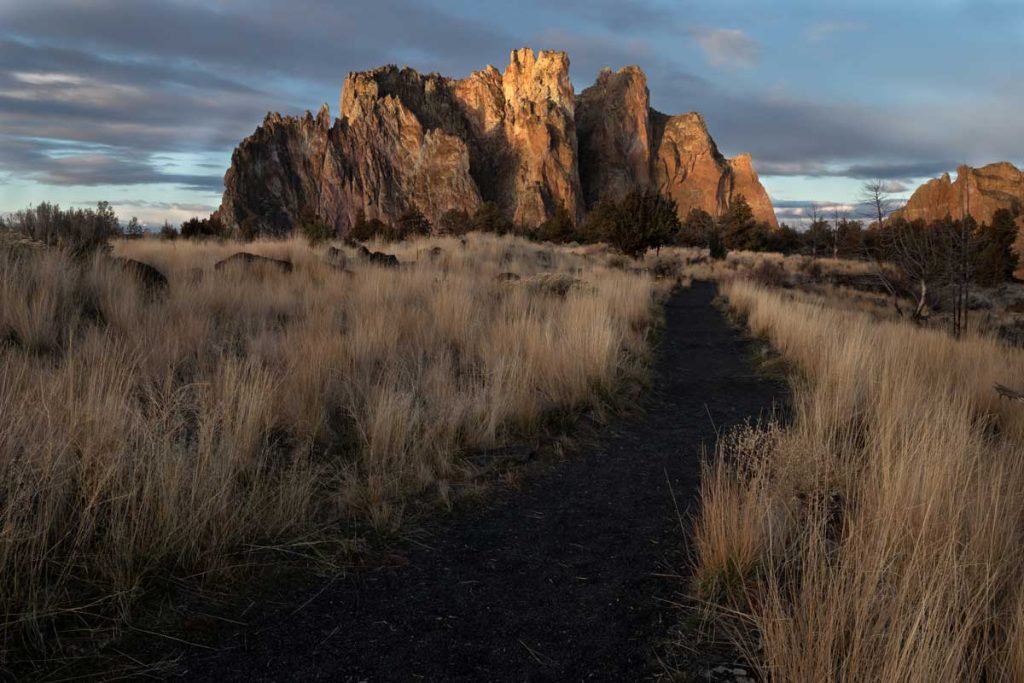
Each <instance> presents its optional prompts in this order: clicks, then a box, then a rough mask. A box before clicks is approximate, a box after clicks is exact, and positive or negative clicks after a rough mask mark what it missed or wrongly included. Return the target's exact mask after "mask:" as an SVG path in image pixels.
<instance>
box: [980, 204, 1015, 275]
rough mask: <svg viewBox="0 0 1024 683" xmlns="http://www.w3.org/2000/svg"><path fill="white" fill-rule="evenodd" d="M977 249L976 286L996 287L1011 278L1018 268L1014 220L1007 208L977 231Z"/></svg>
mask: <svg viewBox="0 0 1024 683" xmlns="http://www.w3.org/2000/svg"><path fill="white" fill-rule="evenodd" d="M979 238H980V239H979V242H980V248H979V249H978V251H977V254H976V256H975V277H976V279H977V282H978V284H979V285H982V286H984V287H995V286H996V285H999V284H1001V283H1003V282H1006V281H1007V280H1010V279H1012V278H1013V271H1015V270H1016V269H1017V261H1018V259H1017V254H1016V253H1014V251H1013V243H1014V240H1016V239H1017V222H1016V221H1015V220H1014V216H1013V214H1012V213H1011V212H1010V211H1009V210H1007V209H999V210H998V211H996V212H995V215H993V216H992V222H991V223H989V224H987V225H984V226H982V227H981V229H980V230H979Z"/></svg>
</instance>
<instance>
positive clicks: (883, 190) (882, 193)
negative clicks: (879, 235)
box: [860, 179, 893, 229]
mask: <svg viewBox="0 0 1024 683" xmlns="http://www.w3.org/2000/svg"><path fill="white" fill-rule="evenodd" d="M860 201H861V203H862V204H863V205H864V206H866V207H867V209H868V211H869V212H870V215H871V218H873V219H874V220H875V221H876V225H877V226H878V228H879V229H881V227H882V223H884V222H885V219H886V218H888V216H889V214H890V213H892V209H893V199H892V194H891V193H890V192H889V184H888V183H886V182H885V181H884V180H881V179H879V180H869V181H867V182H865V183H864V184H863V185H861V186H860Z"/></svg>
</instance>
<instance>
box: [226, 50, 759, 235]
mask: <svg viewBox="0 0 1024 683" xmlns="http://www.w3.org/2000/svg"><path fill="white" fill-rule="evenodd" d="M339 104H340V118H338V119H337V120H335V121H331V118H330V114H329V112H328V109H327V107H326V105H325V106H324V107H323V108H322V109H321V110H320V112H319V114H317V115H316V116H315V117H314V116H313V115H312V114H310V113H308V112H307V113H306V115H305V116H302V117H286V116H281V115H279V114H268V115H267V118H266V119H265V120H264V122H263V124H262V125H261V126H260V127H259V128H257V130H256V132H255V133H254V134H253V135H251V136H250V137H248V138H246V139H245V140H244V141H242V143H241V144H240V145H239V146H238V148H237V149H236V150H235V152H234V154H233V156H232V160H231V167H230V169H229V170H228V172H227V174H226V175H225V178H224V185H225V189H224V198H223V201H222V203H221V207H220V209H219V210H218V212H217V215H218V217H219V218H220V220H221V221H222V222H223V223H224V224H225V225H226V226H228V227H230V228H231V229H233V230H236V231H238V232H241V233H244V234H257V233H270V234H287V233H289V232H291V231H292V230H294V229H295V227H296V226H298V225H301V224H302V222H303V221H307V220H313V219H319V220H322V221H325V222H326V223H328V224H329V225H331V226H333V227H335V228H336V229H337V230H339V231H340V232H341V233H342V234H344V233H345V232H346V231H347V230H348V229H349V228H350V227H351V226H352V224H353V223H354V221H355V218H356V215H357V214H358V213H359V212H360V211H361V212H363V213H364V214H365V215H366V217H367V218H380V219H382V220H388V221H393V220H394V219H396V218H397V217H398V216H400V215H401V214H402V213H403V212H404V211H406V210H407V209H410V208H417V209H419V210H420V211H421V212H422V213H423V214H424V215H426V216H427V218H428V219H430V220H431V221H432V222H434V223H436V222H437V220H438V219H439V218H440V216H441V215H442V214H443V213H444V212H445V211H447V210H449V209H459V210H464V211H467V212H470V213H471V212H473V211H474V210H475V209H476V208H477V207H478V206H479V205H480V203H481V202H484V201H489V202H494V203H495V204H496V205H497V206H498V207H499V208H500V209H501V211H502V212H503V213H504V214H505V215H506V216H507V217H508V218H509V219H511V220H512V221H513V222H515V223H517V224H520V225H528V226H533V225H537V224H539V223H541V222H542V221H544V220H545V219H546V218H548V217H549V216H551V215H552V214H553V213H554V211H555V210H556V209H557V208H558V207H559V206H564V207H565V208H566V209H567V210H568V211H569V212H570V214H572V215H574V216H576V217H577V218H582V216H583V215H584V213H585V212H586V210H587V209H588V208H589V207H591V206H593V204H594V203H595V202H596V201H597V200H598V199H599V198H600V197H602V196H605V195H610V196H621V195H624V194H625V193H626V192H628V191H629V190H631V189H633V188H635V187H652V186H653V187H656V188H657V189H658V190H660V191H661V192H662V193H664V194H666V195H669V196H671V197H673V198H674V199H675V200H676V201H677V203H678V206H679V213H680V216H681V217H683V218H685V216H686V214H687V213H689V211H690V209H691V208H694V207H699V208H703V209H705V210H706V211H708V212H709V213H711V214H712V215H719V214H721V213H722V212H723V211H724V210H725V208H727V207H728V205H729V202H730V201H732V198H733V197H735V196H736V195H737V194H743V195H745V196H746V198H747V201H748V202H749V203H750V205H751V208H753V210H754V215H755V217H757V218H758V219H759V220H763V221H767V222H769V223H770V224H772V225H776V220H775V214H774V212H773V210H772V207H771V202H770V200H769V199H768V195H767V193H766V192H765V191H764V188H763V187H761V184H760V182H759V181H758V179H757V174H756V173H754V170H753V167H752V165H751V162H750V157H749V156H741V157H737V158H736V159H733V160H731V161H730V160H726V159H725V158H724V157H723V156H722V155H721V154H720V153H719V152H718V148H717V147H716V146H715V143H714V141H713V140H712V139H711V137H710V135H708V132H707V129H706V128H705V126H704V122H703V119H702V118H701V117H700V115H698V114H684V115H682V116H666V115H664V114H661V113H659V112H657V111H654V110H652V109H651V108H650V104H649V94H648V90H647V79H646V77H645V76H644V74H643V72H642V71H641V70H640V69H639V68H638V67H635V66H634V67H626V68H624V69H622V70H620V71H618V72H617V73H612V72H611V71H610V70H605V71H602V73H601V74H600V76H599V77H598V79H597V82H596V83H595V84H594V85H593V86H592V87H590V88H587V89H586V90H584V91H583V92H582V93H580V96H579V97H578V98H577V97H576V95H575V93H574V92H573V87H572V83H571V82H570V81H569V58H568V57H567V56H566V54H565V53H562V52H550V51H541V52H539V53H536V54H535V53H534V52H533V50H530V49H526V48H524V49H521V50H514V51H513V52H512V54H511V57H510V60H509V64H508V66H507V67H506V69H505V71H504V72H499V71H498V70H497V69H495V68H494V67H493V66H488V67H487V68H485V69H483V70H482V71H477V72H474V73H473V74H471V75H470V76H468V77H467V78H465V79H462V80H455V79H450V78H445V77H443V76H439V75H437V74H427V75H422V74H419V73H417V72H416V71H413V70H412V69H409V68H404V69H398V68H397V67H395V66H386V67H381V68H378V69H374V70H372V71H366V72H360V73H351V74H349V76H348V77H347V78H346V79H345V83H344V85H343V87H342V94H341V98H340V102H339Z"/></svg>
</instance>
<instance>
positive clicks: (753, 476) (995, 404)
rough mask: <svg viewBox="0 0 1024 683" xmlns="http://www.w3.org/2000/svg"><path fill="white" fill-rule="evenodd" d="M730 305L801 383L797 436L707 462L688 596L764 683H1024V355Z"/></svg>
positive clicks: (806, 310) (735, 448)
mask: <svg viewBox="0 0 1024 683" xmlns="http://www.w3.org/2000/svg"><path fill="white" fill-rule="evenodd" d="M724 293H725V294H726V296H727V297H728V299H729V303H730V306H731V307H732V308H733V309H734V310H735V311H736V312H737V313H738V314H739V315H741V316H742V317H743V318H745V319H746V321H747V323H748V325H749V326H750V329H751V330H752V331H753V332H754V333H755V334H758V335H762V336H764V337H766V338H768V339H769V340H770V341H771V343H772V344H773V345H774V346H775V347H776V348H777V349H778V350H779V352H780V353H781V354H782V355H783V356H784V357H785V358H786V359H788V360H789V361H790V362H792V363H794V364H795V366H796V368H797V375H796V376H795V377H794V395H793V421H792V424H791V425H790V426H787V427H785V428H782V427H780V426H779V425H773V426H770V427H769V428H767V429H748V430H746V431H744V432H740V433H739V434H737V435H735V436H734V437H733V439H732V441H731V442H727V443H724V444H723V447H722V448H721V450H720V452H719V454H718V457H717V459H716V460H715V462H713V463H711V464H709V465H708V470H707V472H706V476H705V479H704V483H703V492H702V495H703V501H702V502H703V507H702V510H701V513H700V515H699V518H698V520H697V525H696V530H695V534H696V535H695V543H696V549H697V552H698V564H697V567H696V577H697V589H698V590H699V591H701V592H702V594H703V596H704V597H705V598H706V599H708V600H711V601H714V602H717V603H718V604H724V605H726V606H728V607H729V608H730V609H735V610H737V611H738V613H739V614H740V615H742V618H741V619H739V620H738V621H735V620H734V621H733V622H732V623H733V626H734V628H735V635H736V640H737V643H738V644H739V646H740V647H741V648H743V650H744V651H745V652H746V653H747V655H748V656H749V657H750V659H751V661H752V662H756V663H758V665H759V666H760V669H761V674H762V675H763V676H765V677H768V678H770V679H771V680H774V681H821V680H837V681H940V680H941V681H951V680H982V679H983V680H1007V681H1019V680H1024V656H1022V653H1024V648H1022V647H1021V636H1022V633H1024V631H1022V629H1024V594H1022V592H1021V585H1022V579H1024V494H1022V491H1024V410H1022V408H1021V406H1020V404H1011V403H1009V402H1005V401H1004V402H1000V401H999V400H998V399H997V397H996V394H995V392H994V391H993V390H992V385H993V383H994V382H997V381H999V382H1004V383H1009V384H1014V385H1016V384H1020V383H1021V381H1022V378H1024V353H1022V352H1021V351H1018V350H1015V349H1010V348H1008V347H1006V346H1004V345H1001V344H1000V343H998V342H997V341H995V340H993V339H991V338H986V337H982V336H978V335H973V336H969V337H968V338H966V339H965V340H963V341H959V342H957V341H955V340H953V339H952V338H951V337H949V336H947V335H946V334H944V333H942V332H938V331H933V330H926V329H921V328H916V327H913V326H912V325H910V324H907V323H896V322H878V321H875V320H873V319H872V318H871V317H869V316H867V315H865V314H863V313H858V312H852V311H848V310H837V309H833V308H830V307H828V306H824V305H821V304H820V303H809V302H804V301H797V300H794V299H793V298H792V297H786V296H785V295H784V293H782V292H779V291H768V290H765V289H762V288H759V287H757V286H755V285H753V284H752V283H750V282H747V281H743V280H739V279H737V280H733V281H732V282H730V283H728V284H726V285H725V286H724Z"/></svg>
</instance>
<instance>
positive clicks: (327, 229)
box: [299, 218, 334, 247]
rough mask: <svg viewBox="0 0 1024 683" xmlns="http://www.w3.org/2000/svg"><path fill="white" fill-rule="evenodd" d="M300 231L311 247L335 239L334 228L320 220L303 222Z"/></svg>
mask: <svg viewBox="0 0 1024 683" xmlns="http://www.w3.org/2000/svg"><path fill="white" fill-rule="evenodd" d="M299 230H300V232H302V235H303V236H304V237H305V238H306V241H307V242H309V246H311V247H314V246H316V245H318V244H323V243H324V242H326V241H328V240H330V239H332V238H333V237H334V228H333V227H331V226H329V225H327V223H325V222H324V221H322V220H320V219H319V218H314V219H312V220H308V221H305V222H303V224H302V226H301V227H300V228H299Z"/></svg>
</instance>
